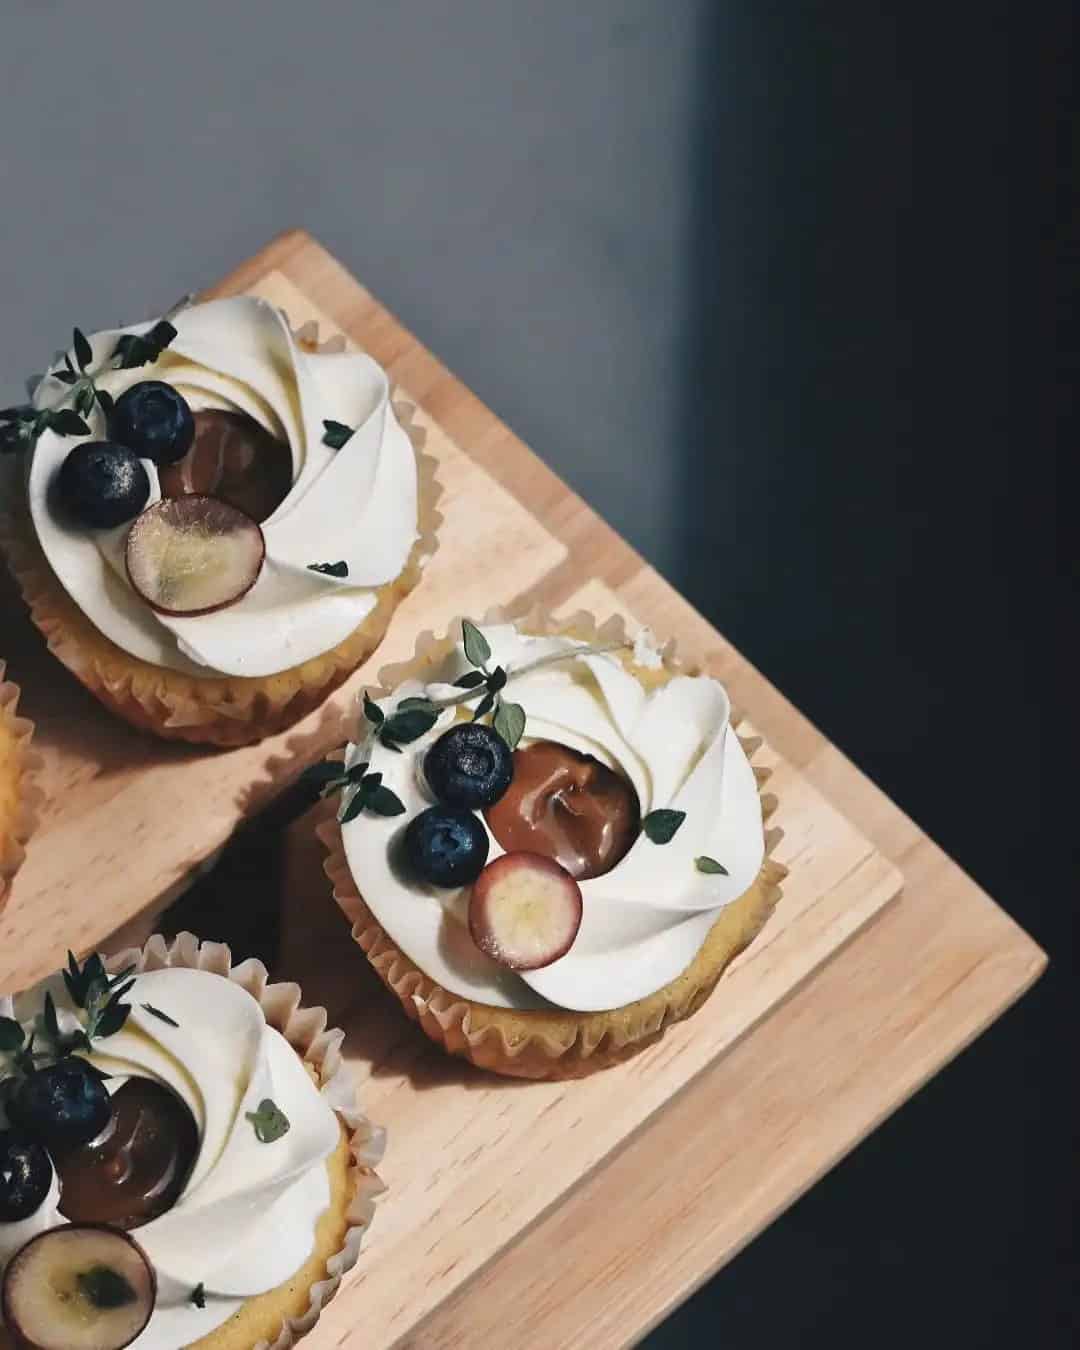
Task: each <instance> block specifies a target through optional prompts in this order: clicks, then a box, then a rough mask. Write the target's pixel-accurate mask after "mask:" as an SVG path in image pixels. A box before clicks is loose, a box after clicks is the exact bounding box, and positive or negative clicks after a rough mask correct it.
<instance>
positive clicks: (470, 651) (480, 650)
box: [461, 619, 491, 666]
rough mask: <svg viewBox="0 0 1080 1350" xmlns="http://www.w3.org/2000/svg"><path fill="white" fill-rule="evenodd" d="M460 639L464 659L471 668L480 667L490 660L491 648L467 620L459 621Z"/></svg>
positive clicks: (477, 629)
mask: <svg viewBox="0 0 1080 1350" xmlns="http://www.w3.org/2000/svg"><path fill="white" fill-rule="evenodd" d="M461 638H462V642H463V644H464V647H465V659H466V660H467V661H468V663H469V664H470V665H471V666H482V665H485V664H486V663H487V662H488V661H490V660H491V648H490V647H489V646H488V640H487V638H486V637H485V636H484V635H483V633H481V631H480V629H479V628H477V626H476V624H474V623H471V622H470V621H469V620H468V619H462V621H461Z"/></svg>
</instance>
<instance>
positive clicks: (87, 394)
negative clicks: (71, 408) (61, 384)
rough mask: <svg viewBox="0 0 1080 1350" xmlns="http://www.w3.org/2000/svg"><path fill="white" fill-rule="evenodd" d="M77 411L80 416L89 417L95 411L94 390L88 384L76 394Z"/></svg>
mask: <svg viewBox="0 0 1080 1350" xmlns="http://www.w3.org/2000/svg"><path fill="white" fill-rule="evenodd" d="M75 411H76V412H77V413H78V414H79V416H80V417H89V415H90V414H91V413H92V412H93V411H94V390H93V388H92V387H91V386H90V385H88V384H86V385H83V387H82V388H81V389H80V390H79V392H78V393H77V394H76V395H75Z"/></svg>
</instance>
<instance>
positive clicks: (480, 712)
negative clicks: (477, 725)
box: [472, 693, 495, 722]
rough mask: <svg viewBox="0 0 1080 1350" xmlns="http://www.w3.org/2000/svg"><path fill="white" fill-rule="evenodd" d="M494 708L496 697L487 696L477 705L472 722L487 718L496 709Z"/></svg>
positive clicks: (492, 695)
mask: <svg viewBox="0 0 1080 1350" xmlns="http://www.w3.org/2000/svg"><path fill="white" fill-rule="evenodd" d="M494 706H495V695H494V694H490V693H489V694H485V695H484V697H483V698H482V699H481V700H480V702H479V703H478V704H477V705H476V711H475V712H474V713H473V716H472V720H473V721H474V722H479V720H480V719H481V717H485V716H486V715H487V714H488V713H489V712H490V711H491V710H492V708H494Z"/></svg>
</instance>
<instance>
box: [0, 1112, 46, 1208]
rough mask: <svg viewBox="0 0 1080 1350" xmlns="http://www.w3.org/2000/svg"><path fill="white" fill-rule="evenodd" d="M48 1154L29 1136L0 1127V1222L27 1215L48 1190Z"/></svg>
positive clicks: (39, 1202)
mask: <svg viewBox="0 0 1080 1350" xmlns="http://www.w3.org/2000/svg"><path fill="white" fill-rule="evenodd" d="M52 1178H53V1169H52V1163H51V1162H50V1161H49V1155H48V1154H47V1153H46V1152H45V1150H44V1148H42V1146H41V1145H40V1144H39V1143H36V1142H35V1141H34V1140H32V1139H20V1138H19V1136H18V1135H17V1134H13V1133H12V1131H11V1130H0V1223H16V1222H18V1220H19V1219H28V1218H29V1217H30V1215H31V1214H33V1213H34V1211H35V1210H36V1209H37V1208H38V1207H39V1206H40V1204H41V1202H42V1201H43V1200H44V1199H45V1197H46V1196H47V1195H48V1194H49V1187H50V1186H51V1185H52Z"/></svg>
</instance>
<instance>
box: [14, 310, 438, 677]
mask: <svg viewBox="0 0 1080 1350" xmlns="http://www.w3.org/2000/svg"><path fill="white" fill-rule="evenodd" d="M173 323H174V325H175V327H176V330H177V335H176V337H175V338H174V340H173V342H172V344H171V345H170V346H169V347H168V348H167V349H166V351H165V352H164V353H163V354H162V356H161V358H160V359H159V360H158V361H156V362H155V363H153V364H152V365H147V366H142V367H140V368H138V369H135V370H123V371H109V372H106V373H105V374H103V375H102V376H101V377H100V378H98V379H97V385H98V387H99V388H101V389H104V390H105V391H106V392H108V393H109V394H111V395H112V396H113V397H114V398H116V397H118V396H119V395H120V394H121V393H122V392H123V391H124V390H125V389H127V388H129V387H130V386H131V385H133V384H135V383H137V382H139V381H140V380H150V379H161V380H165V381H166V382H167V383H169V384H171V385H173V386H174V387H175V388H176V389H177V390H179V392H180V393H181V394H183V396H184V398H185V399H186V400H187V402H188V404H189V405H190V406H191V408H192V410H193V411H195V412H198V411H200V410H203V409H219V410H225V411H231V412H239V413H246V414H247V415H248V416H249V417H252V418H253V419H254V420H255V421H256V422H258V423H259V424H260V426H262V427H264V428H265V429H266V430H267V431H268V432H269V433H270V434H271V435H273V436H275V437H277V438H278V439H280V440H283V441H285V442H287V444H288V446H289V448H290V449H291V451H292V457H293V487H292V490H291V491H290V492H289V494H288V496H287V497H286V498H285V500H284V501H283V502H282V503H281V505H280V506H279V507H278V508H277V510H275V511H274V513H273V514H272V515H271V516H270V517H269V519H267V520H266V521H265V522H264V523H263V534H264V536H265V538H266V561H265V563H264V565H263V569H262V572H261V574H260V576H259V579H258V581H257V582H256V583H255V585H254V586H253V587H252V589H251V590H250V591H249V592H248V593H247V595H245V596H244V597H243V598H242V599H241V600H239V601H237V603H236V604H234V605H230V606H229V607H228V608H226V609H222V610H219V611H218V612H217V613H215V614H203V615H199V616H198V617H191V618H173V617H170V616H168V615H164V614H158V613H156V612H155V611H154V610H152V609H151V608H150V607H149V606H148V605H147V604H146V603H145V602H144V601H143V600H141V599H140V598H139V596H138V595H136V593H135V592H134V590H133V589H132V588H131V585H130V583H129V582H128V580H127V575H126V572H125V569H124V561H123V550H124V543H125V540H126V538H127V531H128V526H127V525H122V526H120V527H119V528H118V529H116V530H105V531H92V530H85V529H81V528H78V527H77V526H75V525H72V524H71V523H70V522H68V521H65V520H64V519H62V518H61V516H60V515H58V513H57V512H56V510H55V507H54V504H53V503H52V502H51V501H50V486H51V484H52V482H53V479H54V477H55V475H56V473H57V471H58V469H59V468H60V465H61V464H62V463H63V461H64V459H65V458H66V456H67V455H68V454H69V453H70V451H71V450H72V449H73V447H74V446H75V445H76V444H78V443H79V442H78V438H75V437H70V436H58V435H57V434H56V433H55V432H52V431H47V432H45V433H44V434H43V435H42V436H41V437H40V438H39V440H38V443H37V447H36V449H35V451H34V454H33V457H32V459H31V463H30V469H29V477H28V493H29V503H30V512H31V516H32V518H33V523H34V528H35V530H36V531H37V536H38V539H39V540H40V542H41V547H42V549H43V550H44V552H45V556H46V557H47V558H48V560H49V563H50V565H51V567H52V569H53V571H54V572H55V573H56V575H57V577H58V578H59V580H60V582H61V584H62V585H63V586H64V588H65V589H66V590H67V592H68V594H69V595H70V596H71V597H72V599H73V600H74V601H75V602H76V604H78V605H79V607H80V608H81V609H82V610H83V612H84V613H85V614H86V615H87V617H88V618H89V619H90V620H91V621H92V622H93V624H94V625H95V627H97V628H98V629H100V631H101V632H102V633H104V634H105V636H106V637H108V638H110V639H111V640H112V641H113V642H115V643H116V645H117V646H118V647H122V648H123V649H124V651H126V652H129V653H130V654H131V655H132V656H136V657H139V658H141V659H142V660H144V661H149V662H151V663H153V664H154V665H159V666H167V667H169V668H170V669H173V670H179V671H184V672H186V673H189V674H196V675H200V674H201V675H207V676H210V675H241V676H244V675H248V676H258V675H272V674H276V673H277V672H279V671H282V670H287V669H289V668H290V667H292V666H295V665H299V664H300V663H301V662H303V661H306V660H309V659H310V658H312V657H315V656H320V655H322V654H323V653H324V652H327V651H329V650H331V648H333V647H335V646H337V644H338V643H339V642H341V641H343V640H344V639H345V638H346V637H347V636H348V635H349V634H350V633H351V632H352V631H353V630H354V629H355V628H357V627H358V626H359V625H360V624H361V623H362V622H363V621H364V619H365V618H366V617H367V615H368V614H370V613H371V611H372V609H374V607H375V604H376V596H375V594H374V591H375V589H376V588H378V587H379V586H382V585H385V584H386V583H387V582H390V581H392V580H393V579H394V578H395V577H397V576H398V575H399V573H400V572H401V571H402V569H403V568H404V566H405V563H406V560H407V559H408V556H409V553H410V551H411V549H412V547H413V544H414V543H415V542H416V538H417V473H416V457H415V454H414V451H413V448H412V444H411V442H410V441H409V438H408V436H407V435H406V434H405V432H404V430H403V429H402V427H401V425H400V424H399V423H398V421H397V418H396V417H395V415H394V411H393V408H392V407H391V404H390V396H389V385H388V381H387V377H386V373H385V371H383V369H382V368H381V367H380V366H378V365H377V364H376V363H375V362H374V361H373V360H371V358H370V357H368V356H365V355H364V354H363V353H359V352H340V353H338V352H335V353H316V354H312V353H308V352H305V351H304V350H302V349H301V348H300V347H299V346H298V345H297V343H296V341H295V340H294V338H293V335H292V333H291V332H290V330H289V326H288V324H287V323H286V321H285V318H284V316H283V315H282V313H281V312H280V310H278V309H276V308H274V306H272V305H270V304H269V303H267V302H266V301H263V300H258V299H254V298H252V297H244V296H242V297H238V298H236V299H230V300H211V301H208V302H207V303H205V304H201V305H193V306H192V307H191V308H189V309H186V310H184V311H182V312H181V313H180V314H178V315H176V317H175V318H174V320H173ZM150 327H151V325H150V324H148V323H147V324H139V325H135V326H134V327H132V328H128V329H117V330H115V331H113V330H109V331H105V332H101V333H97V334H95V335H94V337H92V338H91V339H90V345H91V348H92V351H93V367H96V366H98V365H101V364H102V363H104V362H105V361H107V359H108V358H109V356H110V355H111V354H112V352H113V350H114V348H115V346H116V340H117V338H118V337H119V336H120V335H121V333H122V332H134V333H143V332H145V331H147V330H148V329H149V328H150ZM63 393H64V386H63V385H61V384H60V383H59V381H57V380H55V379H52V378H51V377H47V378H46V379H45V380H43V381H42V383H41V385H40V386H39V387H38V389H37V390H36V392H35V402H36V403H37V404H38V405H39V406H41V405H42V404H43V403H48V404H49V405H52V404H54V403H55V402H56V401H57V400H58V399H59V398H60V396H61V395H62V394H63ZM326 419H330V420H333V421H337V422H342V423H345V424H346V425H348V426H350V427H355V428H356V431H355V432H354V434H353V435H352V437H351V438H350V439H349V440H348V441H347V442H346V444H345V445H344V446H343V447H342V449H340V450H337V451H335V450H332V449H331V448H330V447H329V446H327V445H325V444H324V443H323V439H322V438H323V434H324V428H323V421H324V420H326ZM89 420H90V422H91V424H92V425H91V430H92V432H93V435H94V438H96V439H101V438H103V437H104V436H105V434H106V432H105V426H104V419H103V417H102V415H101V413H100V412H99V411H97V410H95V411H94V412H93V413H92V414H91V415H90V419H89ZM143 462H144V464H145V465H146V469H147V472H148V473H149V475H150V482H151V489H152V490H151V497H150V500H151V502H153V501H155V500H157V498H158V497H159V496H160V489H159V486H158V477H157V470H156V468H155V466H154V465H153V464H152V463H150V462H149V461H143ZM339 561H344V562H347V563H348V566H349V573H348V576H347V578H344V579H339V578H336V577H333V576H328V575H325V574H323V573H318V572H313V571H311V570H310V569H309V564H311V563H322V562H339Z"/></svg>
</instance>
